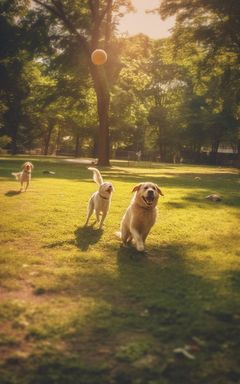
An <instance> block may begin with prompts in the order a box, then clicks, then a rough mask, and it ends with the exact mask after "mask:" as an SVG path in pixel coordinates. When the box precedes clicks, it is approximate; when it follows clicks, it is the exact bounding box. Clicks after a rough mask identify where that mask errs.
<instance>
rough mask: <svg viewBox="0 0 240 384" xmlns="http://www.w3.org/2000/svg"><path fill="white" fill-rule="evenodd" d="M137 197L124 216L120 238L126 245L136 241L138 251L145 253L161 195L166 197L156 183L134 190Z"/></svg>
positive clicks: (140, 185) (143, 184)
mask: <svg viewBox="0 0 240 384" xmlns="http://www.w3.org/2000/svg"><path fill="white" fill-rule="evenodd" d="M132 192H135V195H134V197H133V199H132V202H131V204H130V205H129V207H128V208H127V211H126V213H125V214H124V216H123V218H122V222H121V226H120V236H121V239H122V241H123V244H124V245H127V243H129V242H131V241H132V240H134V242H135V244H136V248H137V250H138V251H140V252H142V251H144V243H145V240H146V238H147V236H148V234H149V232H150V229H151V228H152V226H153V225H154V223H155V221H156V217H157V208H156V205H157V202H158V198H159V195H161V196H164V195H163V193H162V191H161V190H160V188H159V187H158V186H157V185H156V184H154V183H141V184H139V185H137V186H136V187H134V188H133V191H132Z"/></svg>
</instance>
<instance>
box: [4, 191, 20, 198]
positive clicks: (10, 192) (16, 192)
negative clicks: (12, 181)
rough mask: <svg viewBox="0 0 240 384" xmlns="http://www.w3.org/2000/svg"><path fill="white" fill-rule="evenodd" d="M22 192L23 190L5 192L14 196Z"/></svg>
mask: <svg viewBox="0 0 240 384" xmlns="http://www.w3.org/2000/svg"><path fill="white" fill-rule="evenodd" d="M21 193H22V192H21V191H7V192H6V193H5V196H8V197H13V196H16V195H20V194H21Z"/></svg>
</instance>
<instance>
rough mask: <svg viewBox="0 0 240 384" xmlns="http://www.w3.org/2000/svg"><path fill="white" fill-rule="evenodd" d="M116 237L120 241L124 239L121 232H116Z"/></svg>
mask: <svg viewBox="0 0 240 384" xmlns="http://www.w3.org/2000/svg"><path fill="white" fill-rule="evenodd" d="M114 235H115V236H116V237H117V238H118V239H121V238H122V235H121V232H120V231H116V232H115V233H114Z"/></svg>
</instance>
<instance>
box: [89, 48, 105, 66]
mask: <svg viewBox="0 0 240 384" xmlns="http://www.w3.org/2000/svg"><path fill="white" fill-rule="evenodd" d="M91 60H92V62H93V64H95V65H102V64H105V63H106V61H107V54H106V52H105V51H104V50H103V49H95V51H93V52H92V54H91Z"/></svg>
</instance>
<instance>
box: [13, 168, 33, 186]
mask: <svg viewBox="0 0 240 384" xmlns="http://www.w3.org/2000/svg"><path fill="white" fill-rule="evenodd" d="M33 168H34V167H33V164H32V163H30V161H27V162H26V163H24V164H23V166H22V171H21V172H12V175H13V176H15V178H16V180H17V181H20V183H21V188H20V192H22V190H23V184H24V183H26V185H25V190H24V191H25V192H26V190H27V188H28V186H29V183H30V180H31V175H32V170H33Z"/></svg>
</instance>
